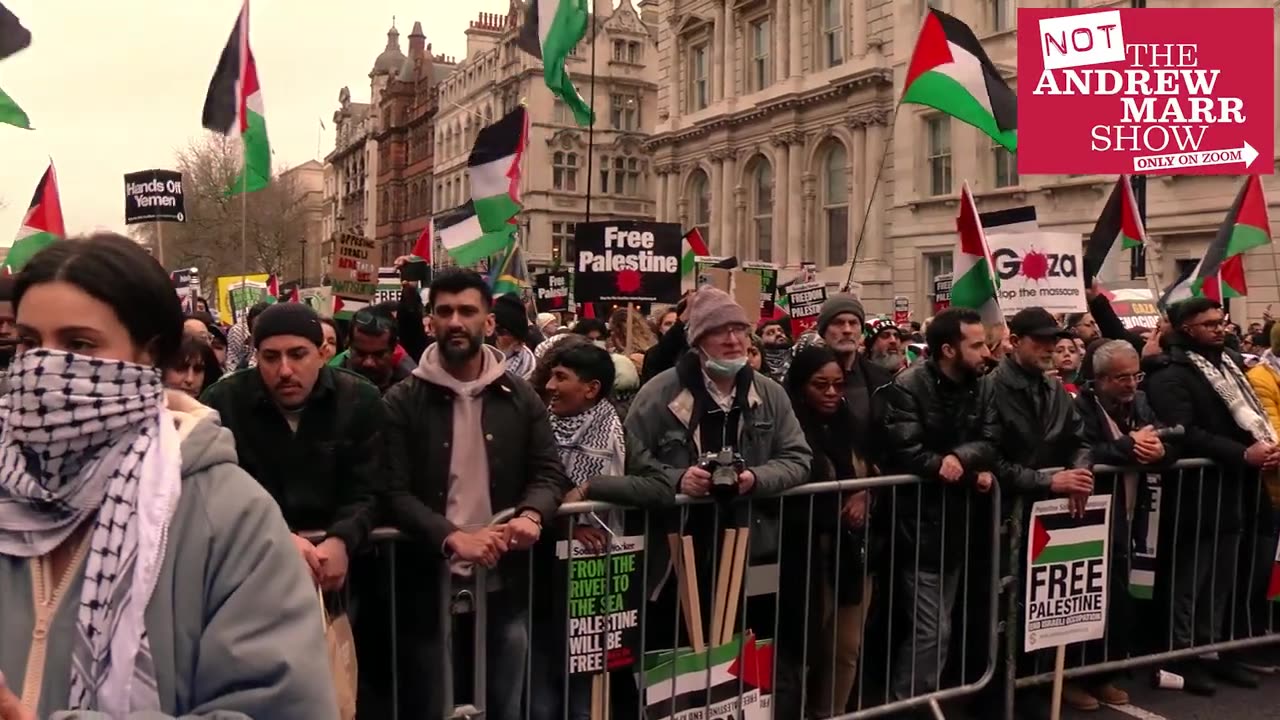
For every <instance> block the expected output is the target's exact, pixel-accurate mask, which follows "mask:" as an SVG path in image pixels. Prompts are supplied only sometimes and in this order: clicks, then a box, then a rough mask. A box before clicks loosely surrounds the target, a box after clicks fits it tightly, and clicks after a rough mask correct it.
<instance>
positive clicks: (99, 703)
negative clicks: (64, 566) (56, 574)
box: [0, 350, 181, 717]
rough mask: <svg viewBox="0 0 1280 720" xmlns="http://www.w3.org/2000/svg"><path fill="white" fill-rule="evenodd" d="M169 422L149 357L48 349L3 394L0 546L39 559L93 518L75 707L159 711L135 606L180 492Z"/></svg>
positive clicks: (31, 354)
mask: <svg viewBox="0 0 1280 720" xmlns="http://www.w3.org/2000/svg"><path fill="white" fill-rule="evenodd" d="M178 442H179V440H178V437H177V428H176V426H175V425H174V422H173V418H172V416H171V415H170V414H169V412H168V410H166V409H165V405H164V388H163V385H162V383H161V380H160V374H159V372H158V371H157V370H156V369H154V368H151V367H147V366H144V365H137V364H134V363H127V362H121V361H115V360H101V359H98V358H92V357H87V356H83V355H76V354H72V353H65V352H59V351H54V350H29V351H27V352H25V353H23V354H22V355H20V356H18V357H17V358H15V359H14V365H13V367H12V368H11V371H10V374H9V392H8V393H7V394H6V395H4V396H3V397H0V554H5V555H11V556H16V557H42V556H44V555H46V554H48V553H49V552H51V551H53V550H54V549H55V548H57V547H58V546H59V545H61V544H62V543H64V542H65V541H67V540H68V538H70V537H71V535H72V533H73V532H74V531H75V530H76V528H78V527H80V526H81V525H82V524H84V523H85V522H86V521H90V520H92V522H93V526H92V528H91V529H90V530H89V551H88V555H87V560H86V562H85V576H84V584H83V586H82V588H81V593H80V604H79V607H78V610H77V615H76V637H75V639H74V641H73V645H72V648H73V649H72V660H71V693H70V694H71V696H70V698H69V700H68V708H69V709H71V710H96V711H99V712H103V713H106V714H107V715H108V716H110V717H123V716H124V715H126V714H128V713H130V712H135V711H147V710H159V709H160V703H159V694H158V692H157V689H156V681H155V666H154V663H153V662H152V659H151V651H150V646H149V643H148V641H147V637H146V632H145V625H144V618H143V613H144V611H145V610H146V606H147V603H148V602H149V600H150V597H151V593H152V591H153V590H154V589H155V585H156V582H157V579H158V576H159V573H160V568H161V564H162V562H163V559H164V552H165V541H166V535H167V531H168V523H169V519H170V518H171V517H172V514H173V510H174V508H175V507H176V505H177V499H178V494H179V492H180V488H181V485H180V482H181V479H180V474H181V468H180V463H181V459H180V451H179V450H178Z"/></svg>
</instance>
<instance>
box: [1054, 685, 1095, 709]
mask: <svg viewBox="0 0 1280 720" xmlns="http://www.w3.org/2000/svg"><path fill="white" fill-rule="evenodd" d="M1062 701H1063V702H1065V703H1066V704H1067V705H1069V706H1071V707H1073V708H1075V709H1076V710H1084V711H1089V710H1097V709H1098V708H1100V707H1102V705H1101V704H1099V703H1098V698H1096V697H1094V696H1092V695H1090V694H1089V693H1088V691H1086V690H1085V689H1084V688H1082V687H1080V686H1079V685H1076V684H1074V683H1066V684H1064V685H1063V686H1062Z"/></svg>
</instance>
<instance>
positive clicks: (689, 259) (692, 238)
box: [680, 228, 711, 277]
mask: <svg viewBox="0 0 1280 720" xmlns="http://www.w3.org/2000/svg"><path fill="white" fill-rule="evenodd" d="M684 242H685V244H686V245H688V246H689V249H688V250H686V251H685V253H684V257H682V258H680V276H681V277H684V276H685V275H688V274H689V273H691V272H693V268H694V266H695V265H697V261H696V260H695V259H694V258H700V257H706V256H708V255H710V254H711V253H709V252H707V243H706V241H705V240H703V239H702V231H701V230H699V229H698V228H694V229H692V230H690V231H689V232H687V233H685V234H684Z"/></svg>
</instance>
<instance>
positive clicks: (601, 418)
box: [551, 399, 627, 525]
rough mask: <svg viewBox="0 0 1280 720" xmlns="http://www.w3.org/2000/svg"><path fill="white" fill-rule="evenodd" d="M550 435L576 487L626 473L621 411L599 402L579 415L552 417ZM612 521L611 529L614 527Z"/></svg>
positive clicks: (565, 470)
mask: <svg viewBox="0 0 1280 720" xmlns="http://www.w3.org/2000/svg"><path fill="white" fill-rule="evenodd" d="M551 432H552V434H553V435H554V436H555V439H556V448H557V449H558V450H559V451H560V462H561V463H562V464H563V465H564V472H565V474H566V475H568V476H569V481H570V482H572V483H573V486H574V487H578V486H580V485H582V484H583V483H585V482H587V481H589V480H591V479H592V478H594V477H596V476H598V475H621V474H623V473H624V472H625V471H626V459H627V441H626V438H625V436H624V435H623V432H622V422H621V421H620V420H618V411H617V410H614V409H613V404H612V403H610V402H609V401H607V400H603V399H602V400H600V401H599V402H597V403H596V404H595V405H593V406H592V407H591V408H590V409H588V410H584V411H583V412H580V413H578V414H577V415H571V416H569V417H560V416H559V415H556V414H554V413H552V414H551ZM612 524H613V523H612V519H610V522H609V525H612Z"/></svg>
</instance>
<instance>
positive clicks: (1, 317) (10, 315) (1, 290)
mask: <svg viewBox="0 0 1280 720" xmlns="http://www.w3.org/2000/svg"><path fill="white" fill-rule="evenodd" d="M14 320H15V315H14V311H13V277H12V276H5V277H0V393H4V392H8V390H9V380H8V370H9V362H10V361H12V360H13V354H14V350H16V349H17V347H18V333H17V327H16V326H15V325H14Z"/></svg>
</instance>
